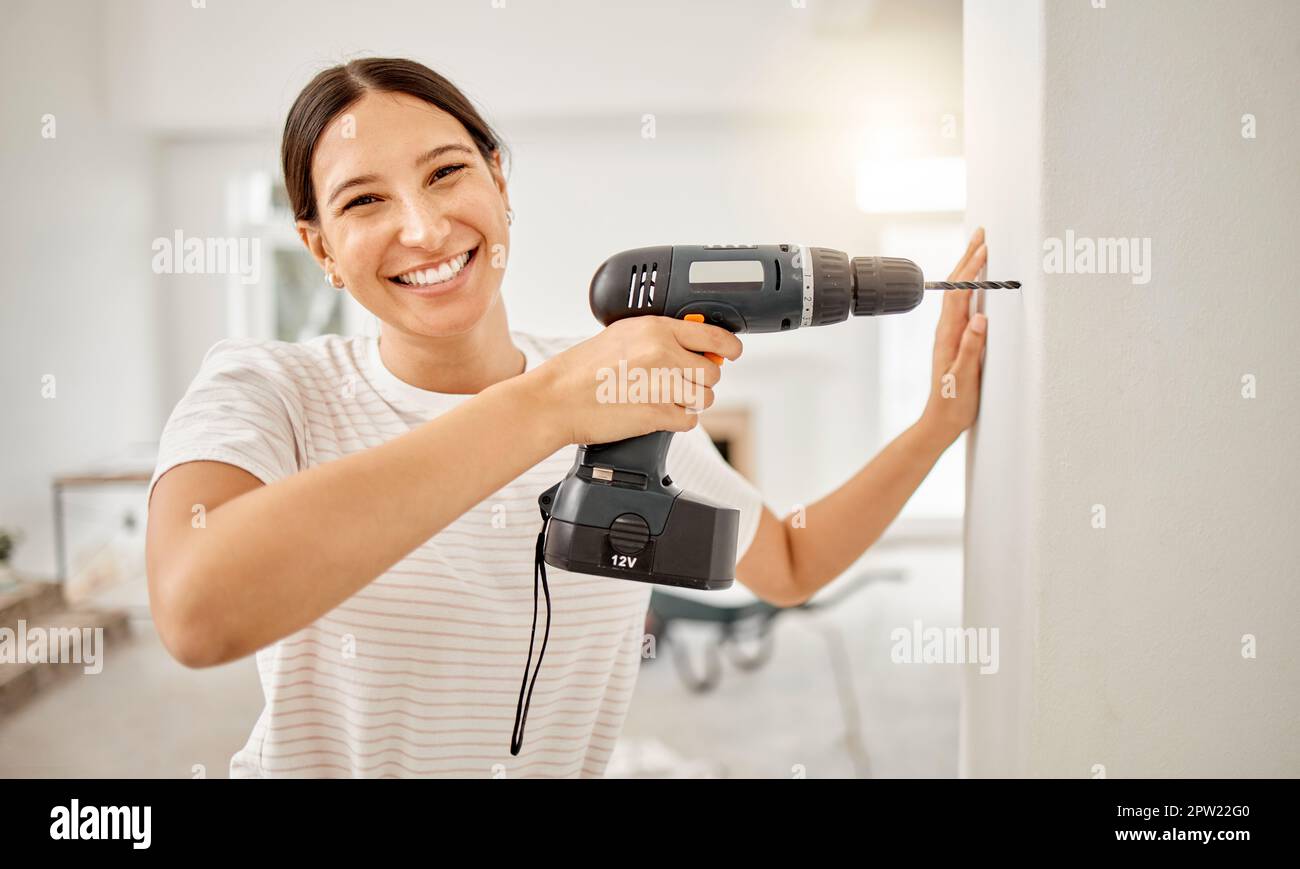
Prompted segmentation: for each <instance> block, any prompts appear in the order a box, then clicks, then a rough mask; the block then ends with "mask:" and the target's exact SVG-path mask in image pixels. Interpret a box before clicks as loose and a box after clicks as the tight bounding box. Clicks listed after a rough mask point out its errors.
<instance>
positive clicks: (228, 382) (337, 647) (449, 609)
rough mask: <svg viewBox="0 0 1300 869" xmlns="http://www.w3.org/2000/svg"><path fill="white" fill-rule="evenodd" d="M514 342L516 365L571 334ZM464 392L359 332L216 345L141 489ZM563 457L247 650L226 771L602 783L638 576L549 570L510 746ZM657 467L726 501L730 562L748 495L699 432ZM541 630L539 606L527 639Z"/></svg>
mask: <svg viewBox="0 0 1300 869" xmlns="http://www.w3.org/2000/svg"><path fill="white" fill-rule="evenodd" d="M511 336H512V339H513V340H514V342H515V345H516V346H517V347H519V348H520V349H521V350H522V351H523V352H524V353H525V355H526V356H527V359H528V368H529V369H531V368H533V367H535V366H537V365H539V364H541V363H542V362H543V361H545V360H546V359H547V358H549V357H550V356H552V355H554V354H555V353H558V352H561V351H563V350H564V349H567V348H568V347H569V346H571V345H572V344H574V343H576V342H577V341H579V340H582V339H580V338H553V337H538V336H533V335H531V334H527V333H523V332H518V331H513V332H511ZM471 397H472V396H469V395H450V394H445V393H435V392H429V391H427V390H423V389H419V388H417V387H415V386H412V385H410V384H408V383H405V382H404V381H402V380H400V379H398V378H397V376H396V375H394V374H393V373H392V372H390V371H389V370H388V369H387V368H386V367H385V366H384V364H383V362H382V361H381V359H380V357H379V343H378V340H377V339H375V338H373V337H341V336H338V335H324V336H321V337H319V338H315V339H312V340H310V341H306V342H301V343H288V342H283V341H258V340H251V339H227V340H223V341H220V342H218V343H217V344H216V345H214V346H213V347H212V349H211V350H209V351H208V353H207V355H206V356H205V357H204V360H203V364H202V366H201V368H200V371H199V373H198V375H197V377H196V378H195V379H194V382H193V383H192V384H191V385H190V387H189V389H188V391H187V392H186V394H185V396H184V397H183V398H182V399H181V401H180V402H179V403H178V404H177V406H176V408H175V410H174V411H173V412H172V414H171V417H170V418H169V419H168V421H167V425H166V428H165V429H164V431H163V434H162V439H161V444H160V448H159V456H158V465H157V468H156V469H155V471H154V476H153V481H152V482H151V483H150V487H149V492H150V494H152V492H153V485H154V483H156V482H157V481H158V478H159V477H160V476H162V474H163V473H165V472H166V471H167V470H169V469H170V468H172V467H174V466H176V465H179V464H181V463H184V462H191V461H199V460H208V461H219V462H225V463H228V464H231V465H235V466H236V467H239V468H243V469H244V470H246V471H248V472H249V473H250V474H253V475H254V476H255V477H257V478H258V479H260V480H262V481H263V482H264V483H268V484H270V483H273V482H275V481H276V480H281V479H284V478H285V477H288V476H290V475H291V474H294V473H296V472H298V471H300V470H304V469H306V468H308V467H311V466H314V465H318V464H321V463H323V462H328V461H330V460H332V459H337V458H340V457H342V456H345V455H348V454H350V453H354V452H357V451H359V450H364V449H367V448H369V447H373V446H377V445H379V444H382V443H385V442H386V441H388V440H391V439H392V438H394V437H397V436H399V435H402V434H405V433H406V432H408V431H410V430H411V429H412V428H414V427H416V426H418V425H420V424H422V423H424V422H427V421H428V420H430V419H432V418H434V417H435V416H437V415H438V414H439V413H443V412H445V411H446V410H448V409H450V408H452V407H455V406H456V405H457V404H458V403H459V402H461V401H466V400H468V399H469V398H471ZM574 449H575V448H574V447H572V446H569V447H565V448H563V449H561V450H558V451H557V452H556V453H555V454H553V455H552V456H550V457H549V458H547V459H545V460H543V461H542V462H540V463H538V464H537V465H535V466H534V467H533V468H531V469H530V470H528V471H526V472H525V473H523V474H522V475H520V476H519V477H518V478H517V479H515V480H514V481H512V482H511V483H509V484H508V485H507V486H505V487H504V488H502V489H500V490H499V491H497V492H495V493H493V494H492V495H491V496H489V497H488V498H486V499H485V500H484V501H483V502H481V503H480V504H479V505H477V506H476V507H474V508H473V509H471V510H469V511H468V512H466V513H465V514H463V515H462V516H460V517H459V518H458V519H456V521H454V522H453V523H451V524H450V525H448V526H447V527H446V528H445V529H443V530H442V531H441V532H439V533H438V534H436V535H434V536H433V537H432V538H430V539H429V540H428V541H427V542H426V543H424V544H423V545H422V546H420V547H419V548H418V549H416V550H414V551H413V552H411V553H410V554H409V555H408V556H407V557H406V558H404V559H403V560H402V561H400V562H398V564H396V565H395V566H394V567H393V568H392V569H391V570H389V571H387V572H386V573H384V574H383V575H382V576H380V577H378V578H376V579H375V580H374V581H372V582H371V583H369V584H368V585H366V586H365V587H364V588H363V589H361V591H359V592H357V593H356V594H355V595H353V596H352V597H351V598H349V599H348V600H346V601H344V602H343V603H342V604H340V605H339V606H338V607H336V608H335V609H333V610H332V611H330V612H328V613H326V614H325V615H323V616H321V617H320V618H319V619H317V620H316V621H315V622H314V623H313V624H311V625H310V626H308V627H306V628H304V629H303V630H301V631H298V632H297V633H294V634H292V635H290V636H287V637H284V638H283V639H281V640H279V641H277V642H275V643H273V644H272V645H270V646H267V647H266V648H264V649H262V650H260V651H259V652H258V653H257V666H258V672H259V673H260V676H261V681H262V688H263V693H264V695H265V698H266V706H265V708H264V709H263V710H262V714H261V716H260V717H259V718H258V719H257V723H256V724H255V725H254V727H253V732H252V734H251V736H250V737H249V740H248V743H247V744H246V745H245V746H244V748H243V749H241V750H240V751H239V752H238V753H236V754H235V756H234V757H233V758H232V759H231V763H230V774H231V776H232V777H238V778H250V777H276V776H368V777H381V776H397V777H408V776H464V777H477V776H482V777H494V776H495V777H503V776H504V777H508V778H520V777H529V776H570V777H576V776H581V777H598V776H601V775H603V773H604V770H605V766H606V764H607V763H608V761H609V758H610V753H611V751H612V750H613V748H614V743H615V741H616V740H617V739H618V735H619V731H620V730H621V728H622V725H623V720H624V718H625V716H626V714H627V710H628V705H629V703H630V701H631V698H632V690H633V687H634V686H635V684H636V678H637V670H638V666H639V664H640V660H641V650H642V645H643V634H644V622H645V612H646V606H647V603H648V601H649V597H650V590H651V586H650V585H648V584H645V583H639V582H631V581H627V580H619V579H610V578H606V577H596V576H586V575H582V574H574V573H569V572H567V571H564V570H560V569H558V568H551V567H548V569H547V574H548V578H549V583H550V589H551V598H552V602H553V610H552V622H551V633H550V640H549V644H548V645H547V649H546V657H545V660H544V661H543V663H542V667H541V671H540V675H539V676H538V678H537V683H536V687H535V689H534V692H533V695H532V705H531V708H530V712H529V715H528V722H527V730H526V733H525V738H524V743H523V748H522V750H521V751H520V753H519V755H518V756H517V757H515V756H512V755H511V754H510V735H511V729H512V726H513V723H514V716H515V707H516V703H517V701H518V699H519V687H520V681H521V680H522V678H523V673H524V665H525V662H526V659H527V653H528V644H529V637H530V632H531V627H532V619H533V558H534V546H535V542H536V539H537V533H538V531H539V530H541V524H542V520H541V515H540V513H539V512H538V507H537V498H538V496H539V495H540V494H541V493H542V491H544V490H545V489H547V488H549V487H550V486H552V485H554V484H555V483H557V482H559V481H560V480H561V479H562V478H563V477H564V475H565V474H566V473H567V472H568V470H569V467H570V465H571V464H572V463H573V457H574ZM668 466H669V473H670V475H671V476H672V478H673V479H674V480H675V481H676V482H677V483H678V484H679V485H681V486H682V487H683V488H685V489H687V490H688V491H691V492H693V493H696V494H700V495H703V496H705V497H706V498H709V499H711V500H713V501H716V502H717V503H721V504H726V505H729V506H734V507H737V508H739V509H740V511H741V520H740V540H739V547H738V556H739V555H742V554H743V553H744V552H745V549H746V548H747V547H748V546H749V544H750V542H751V541H752V540H753V537H754V534H755V531H756V530H757V527H758V519H759V513H760V511H761V509H762V503H763V502H762V498H761V496H760V495H759V493H758V492H757V491H756V490H755V489H754V487H753V486H752V485H750V484H749V482H748V481H746V480H745V479H744V478H743V477H741V476H740V474H738V473H737V472H736V471H735V470H734V469H732V468H731V466H730V465H728V464H727V463H726V462H725V461H724V460H723V458H722V456H721V455H720V454H719V453H718V451H717V450H716V449H715V448H714V446H713V444H712V442H711V441H710V440H709V438H708V436H707V434H706V433H705V432H704V429H703V427H701V426H696V428H695V429H693V430H692V431H691V432H689V433H687V434H683V435H678V436H677V437H675V438H674V439H673V444H672V448H671V449H670V451H669V455H668ZM544 624H545V606H544V604H543V606H542V612H541V613H540V614H539V616H538V629H537V644H538V646H540V643H541V634H542V625H544ZM535 663H536V659H535V658H534V664H535Z"/></svg>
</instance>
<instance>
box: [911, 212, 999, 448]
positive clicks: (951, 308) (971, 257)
mask: <svg viewBox="0 0 1300 869" xmlns="http://www.w3.org/2000/svg"><path fill="white" fill-rule="evenodd" d="M988 254H989V252H988V247H987V246H986V245H985V244H984V228H983V227H980V228H979V229H977V230H975V233H974V235H972V236H971V239H970V244H969V245H967V247H966V252H965V253H964V254H962V258H961V260H960V261H959V262H958V263H957V265H956V267H955V268H953V270H952V274H951V275H949V277H948V280H950V281H974V280H978V279H979V275H980V272H981V271H982V270H983V269H984V266H985V264H986V263H987V262H988ZM973 292H974V290H948V291H946V292H944V294H943V313H941V314H940V315H939V326H938V328H937V329H936V330H935V333H934V363H933V368H932V370H931V374H930V400H929V401H928V402H926V405H925V411H924V412H923V413H922V414H921V424H922V425H924V426H926V427H927V428H929V429H931V430H933V431H934V432H935V433H936V434H939V435H940V436H942V437H943V438H945V439H946V442H947V443H951V442H952V441H955V440H956V439H957V437H958V436H959V435H960V434H961V433H962V432H964V431H965V430H966V429H968V428H970V427H971V425H972V424H973V423H974V422H975V417H976V415H977V414H978V413H979V403H980V367H981V360H982V357H983V353H984V340H985V338H986V336H987V332H988V318H986V317H985V316H984V315H983V314H975V315H974V316H971V315H970V313H969V311H970V295H971V293H973Z"/></svg>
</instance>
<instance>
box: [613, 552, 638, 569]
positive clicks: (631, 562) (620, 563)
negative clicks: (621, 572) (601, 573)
mask: <svg viewBox="0 0 1300 869" xmlns="http://www.w3.org/2000/svg"><path fill="white" fill-rule="evenodd" d="M611 557H612V558H613V559H614V566H615V567H626V568H628V569H629V570H630V569H631V568H633V567H636V559H635V558H633V557H631V556H630V555H614V556H611Z"/></svg>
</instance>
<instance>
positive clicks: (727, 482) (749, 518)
mask: <svg viewBox="0 0 1300 869" xmlns="http://www.w3.org/2000/svg"><path fill="white" fill-rule="evenodd" d="M668 475H669V476H670V477H672V478H673V482H675V483H676V484H677V485H679V486H681V487H682V488H683V489H685V490H686V491H688V492H690V493H692V494H694V495H701V496H703V497H704V498H707V499H708V500H710V501H713V502H714V503H716V504H720V505H722V506H724V507H734V508H736V509H738V510H740V530H739V533H738V535H737V540H736V561H737V562H739V561H740V559H741V558H742V557H744V555H745V552H746V551H748V549H749V545H750V544H751V543H753V542H754V535H755V534H757V533H758V520H759V518H760V516H761V515H762V512H763V507H764V503H763V496H762V494H761V493H760V492H759V491H758V489H756V488H754V485H753V484H752V483H750V482H749V480H746V479H745V478H744V477H743V476H741V474H740V472H739V471H737V470H736V469H735V468H733V467H732V466H731V465H729V464H727V460H726V459H724V458H723V457H722V453H720V452H718V448H717V447H716V446H714V445H713V441H712V440H711V439H710V438H709V435H708V432H706V431H705V430H704V426H703V425H696V426H695V428H693V429H691V430H690V431H687V432H682V433H680V434H677V435H674V436H673V442H672V446H671V447H670V448H669V450H668Z"/></svg>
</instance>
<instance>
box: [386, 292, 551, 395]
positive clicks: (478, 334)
mask: <svg viewBox="0 0 1300 869" xmlns="http://www.w3.org/2000/svg"><path fill="white" fill-rule="evenodd" d="M379 334H380V339H379V358H380V359H382V360H383V363H384V366H385V367H386V368H387V369H388V370H389V371H391V372H393V374H394V375H396V376H397V378H398V379H399V380H402V381H404V382H406V383H409V384H411V385H412V386H416V387H419V388H420V389H427V390H429V391H430V392H442V393H448V394H472V393H477V392H481V391H482V390H484V389H487V388H488V387H489V386H491V385H492V384H494V383H500V382H501V381H502V380H506V379H509V378H511V377H514V376H516V375H519V374H522V373H523V372H524V369H525V368H526V367H527V357H525V356H524V354H523V352H522V351H521V350H520V349H519V348H518V347H516V346H515V345H514V342H512V341H511V340H510V328H509V326H508V324H507V321H506V312H505V306H504V305H502V304H501V301H500V299H498V300H497V302H496V304H494V305H493V306H492V308H491V310H489V311H488V313H487V315H486V316H484V317H483V319H481V320H479V322H478V323H477V324H475V326H474V328H472V329H470V330H469V331H468V332H464V333H462V334H460V335H449V336H447V337H445V338H429V337H426V336H424V335H412V334H410V333H409V332H401V331H399V330H397V329H395V328H393V327H391V326H388V325H387V324H385V325H383V326H381V327H380V333H379Z"/></svg>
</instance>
